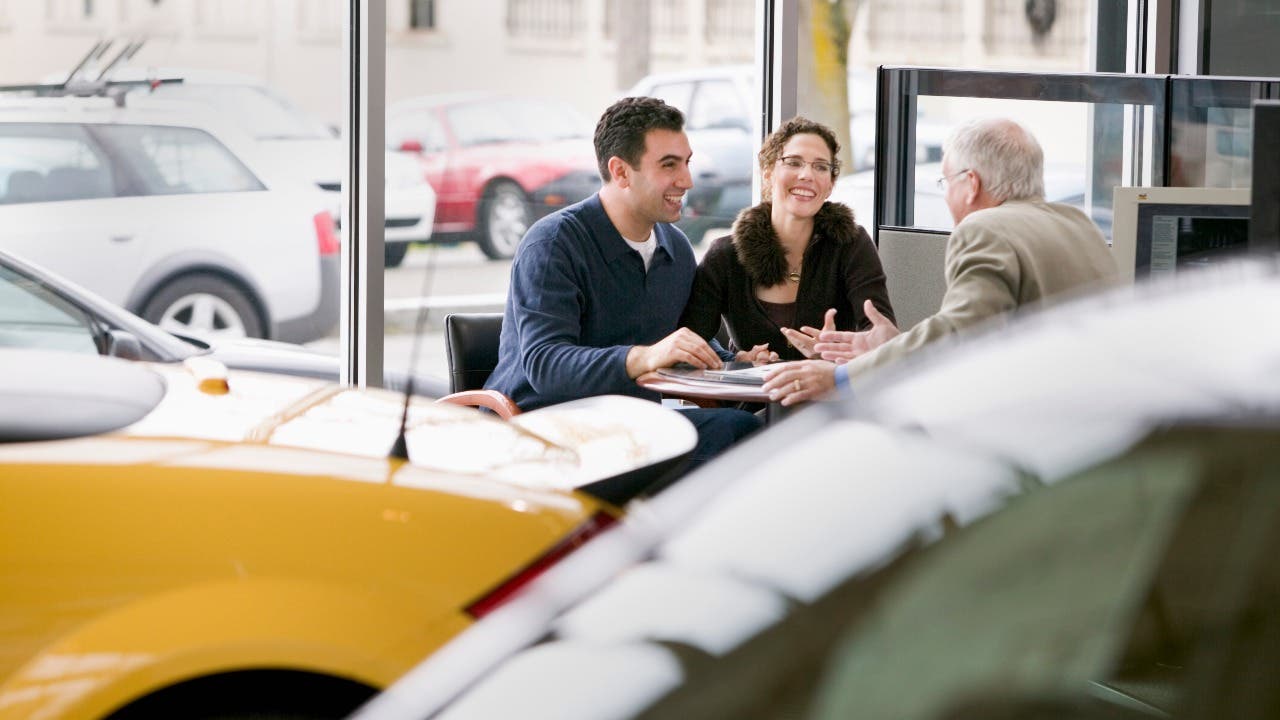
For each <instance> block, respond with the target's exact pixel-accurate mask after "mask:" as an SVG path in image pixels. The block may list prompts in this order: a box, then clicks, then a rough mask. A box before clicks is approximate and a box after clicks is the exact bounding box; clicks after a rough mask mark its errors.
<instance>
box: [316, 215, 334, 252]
mask: <svg viewBox="0 0 1280 720" xmlns="http://www.w3.org/2000/svg"><path fill="white" fill-rule="evenodd" d="M312 219H313V220H314V221H315V224H316V244H317V245H319V246H320V254H321V255H333V254H336V253H337V252H338V251H339V250H340V249H341V248H340V247H339V246H338V233H337V232H335V231H334V229H333V216H332V215H330V214H329V211H328V210H322V211H320V212H318V213H316V216H315V217H314V218H312Z"/></svg>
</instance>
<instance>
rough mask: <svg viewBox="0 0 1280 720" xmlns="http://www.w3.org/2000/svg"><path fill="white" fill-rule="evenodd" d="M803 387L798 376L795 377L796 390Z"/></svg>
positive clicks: (798, 390)
mask: <svg viewBox="0 0 1280 720" xmlns="http://www.w3.org/2000/svg"><path fill="white" fill-rule="evenodd" d="M803 389H804V386H803V385H801V384H800V378H796V392H800V391H801V390H803Z"/></svg>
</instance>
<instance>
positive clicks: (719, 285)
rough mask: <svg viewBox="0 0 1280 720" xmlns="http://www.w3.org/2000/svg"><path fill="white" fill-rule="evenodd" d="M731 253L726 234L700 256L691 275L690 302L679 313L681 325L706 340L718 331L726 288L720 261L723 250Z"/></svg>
mask: <svg viewBox="0 0 1280 720" xmlns="http://www.w3.org/2000/svg"><path fill="white" fill-rule="evenodd" d="M726 252H729V253H732V252H733V243H732V242H731V241H730V239H729V238H728V237H723V238H720V239H719V240H716V241H715V243H714V244H712V246H711V248H710V249H709V250H707V253H706V255H703V256H702V262H700V263H698V271H697V272H696V273H695V274H694V276H693V290H692V292H690V293H689V303H688V304H687V305H685V307H684V314H683V315H681V316H680V325H681V326H683V327H687V328H689V329H690V330H692V331H694V332H696V333H698V335H700V336H702V337H703V338H704V339H706V340H710V339H711V338H713V337H715V335H716V333H717V332H719V330H720V316H721V314H723V312H724V307H725V293H726V292H727V288H728V280H729V279H728V277H727V276H726V273H727V272H728V267H727V266H726V263H724V262H723V259H724V257H725V253H726Z"/></svg>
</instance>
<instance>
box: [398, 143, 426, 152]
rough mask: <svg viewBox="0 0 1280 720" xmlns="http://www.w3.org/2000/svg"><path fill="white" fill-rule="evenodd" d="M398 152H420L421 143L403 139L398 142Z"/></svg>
mask: <svg viewBox="0 0 1280 720" xmlns="http://www.w3.org/2000/svg"><path fill="white" fill-rule="evenodd" d="M400 152H411V153H420V152H422V143H421V142H419V141H417V140H405V141H404V142H402V143H400Z"/></svg>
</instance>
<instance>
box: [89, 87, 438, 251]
mask: <svg viewBox="0 0 1280 720" xmlns="http://www.w3.org/2000/svg"><path fill="white" fill-rule="evenodd" d="M108 78H109V79H110V80H116V81H144V80H154V79H161V78H163V79H174V80H181V82H171V83H154V84H142V85H138V86H136V87H135V88H134V89H133V90H132V91H131V95H130V98H129V101H130V102H132V103H134V104H135V105H137V104H140V102H141V101H142V99H143V98H158V99H161V100H181V101H187V102H198V103H202V104H203V105H205V106H207V107H208V108H209V109H210V110H213V111H215V112H218V113H220V114H223V115H224V116H225V117H226V119H227V121H228V122H234V123H235V124H237V125H239V126H240V128H241V129H242V130H243V131H244V132H245V133H246V134H248V135H250V136H251V137H253V139H254V140H255V141H256V147H255V150H256V152H255V156H256V157H255V160H256V161H258V162H261V163H271V164H272V165H273V166H274V167H275V168H277V170H278V171H279V172H292V173H297V174H298V175H299V176H300V177H301V178H302V179H303V180H305V181H306V182H309V183H313V184H315V185H316V186H317V187H319V188H321V189H323V190H325V191H326V192H328V193H330V194H331V198H330V200H331V207H330V212H331V213H333V216H334V217H335V218H336V217H339V215H340V214H341V213H340V204H341V201H340V198H339V195H340V191H341V189H342V172H343V164H342V141H341V140H340V139H339V138H338V135H337V132H336V131H335V130H334V129H333V128H330V127H328V126H326V125H324V124H323V123H321V122H320V121H319V120H317V119H315V118H313V117H311V116H309V115H307V114H306V113H304V112H303V111H301V110H299V109H298V108H297V107H296V106H294V105H293V104H292V103H291V102H289V100H287V99H286V98H285V97H283V96H282V95H280V94H279V93H277V92H276V91H275V90H273V89H271V88H270V87H268V86H267V85H266V84H265V83H263V82H262V81H261V80H260V79H258V78H255V77H253V76H251V75H244V74H241V73H235V72H227V71H222V70H205V69H199V68H178V67H137V66H123V67H116V68H113V69H112V70H111V72H110V73H109V75H108ZM384 163H385V166H384V174H385V176H386V182H385V188H386V193H385V195H384V203H385V207H386V221H385V230H384V239H385V242H386V248H385V254H386V264H387V267H396V266H398V265H399V264H400V263H401V262H402V261H403V260H404V256H405V254H406V253H407V252H408V250H409V245H410V244H411V243H414V242H423V241H426V240H429V239H430V238H431V229H432V225H433V221H434V216H435V210H436V194H435V190H434V189H433V188H432V187H431V185H430V184H429V183H428V182H427V181H426V179H424V178H423V176H422V173H421V172H420V171H419V169H418V165H417V163H416V162H414V160H413V158H411V157H407V156H406V155H405V154H403V153H399V152H392V151H388V152H387V153H386V157H385V158H384Z"/></svg>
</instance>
